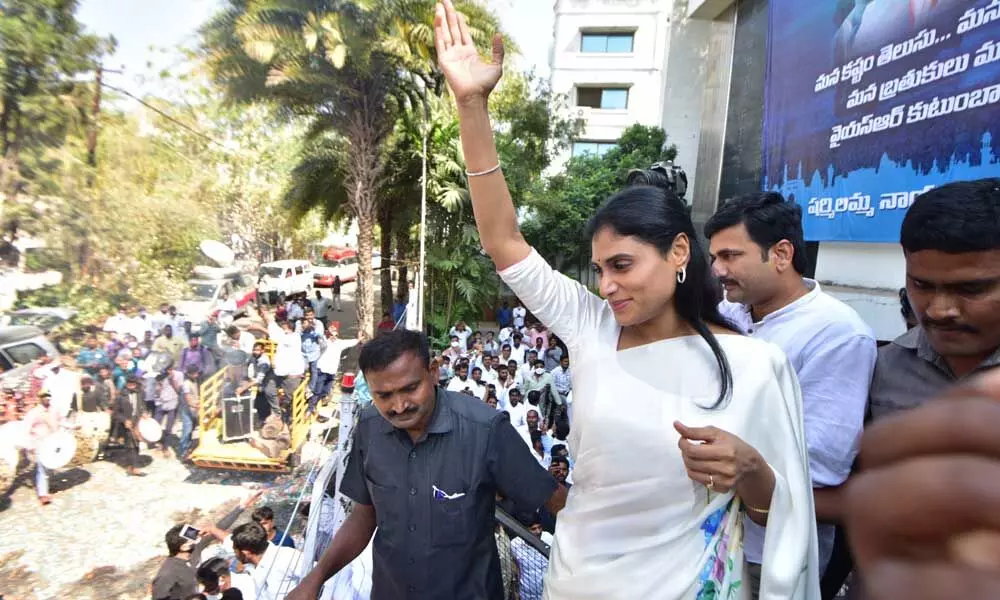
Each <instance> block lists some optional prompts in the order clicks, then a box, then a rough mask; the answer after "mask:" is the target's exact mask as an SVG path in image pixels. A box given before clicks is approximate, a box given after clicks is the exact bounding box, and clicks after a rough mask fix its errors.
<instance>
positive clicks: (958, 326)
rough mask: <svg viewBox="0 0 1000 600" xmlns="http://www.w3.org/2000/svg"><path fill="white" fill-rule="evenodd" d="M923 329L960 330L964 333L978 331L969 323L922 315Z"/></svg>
mask: <svg viewBox="0 0 1000 600" xmlns="http://www.w3.org/2000/svg"><path fill="white" fill-rule="evenodd" d="M922 325H923V326H924V329H940V330H942V331H962V332H965V333H979V330H978V329H976V328H975V327H972V326H970V325H966V324H964V323H959V322H958V321H955V320H954V319H948V320H944V321H938V320H935V319H928V318H927V317H924V319H923V321H922Z"/></svg>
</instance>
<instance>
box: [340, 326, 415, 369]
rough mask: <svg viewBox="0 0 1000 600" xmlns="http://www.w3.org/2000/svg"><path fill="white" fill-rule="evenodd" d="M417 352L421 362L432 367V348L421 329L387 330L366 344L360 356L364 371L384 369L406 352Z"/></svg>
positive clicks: (359, 359) (361, 366)
mask: <svg viewBox="0 0 1000 600" xmlns="http://www.w3.org/2000/svg"><path fill="white" fill-rule="evenodd" d="M408 352H409V353H413V354H416V355H417V357H418V358H420V361H421V364H423V365H425V366H427V367H428V368H429V367H430V364H431V349H430V346H429V345H428V344H427V336H425V335H424V334H423V333H421V332H419V331H410V330H408V329H396V330H394V331H387V332H385V333H383V334H382V335H380V336H379V337H377V338H375V339H374V340H372V341H370V342H368V343H367V344H365V346H364V348H362V349H361V356H360V358H358V366H359V367H360V368H361V372H362V373H371V372H377V371H382V370H384V369H385V368H387V367H388V366H389V365H391V364H392V363H394V362H396V360H397V359H399V358H400V357H401V356H403V355H404V354H406V353H408Z"/></svg>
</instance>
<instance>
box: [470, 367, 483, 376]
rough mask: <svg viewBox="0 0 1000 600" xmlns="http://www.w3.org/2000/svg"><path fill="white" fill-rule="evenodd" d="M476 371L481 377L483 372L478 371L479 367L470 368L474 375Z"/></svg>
mask: <svg viewBox="0 0 1000 600" xmlns="http://www.w3.org/2000/svg"><path fill="white" fill-rule="evenodd" d="M476 371H479V374H480V375H482V374H483V370H482V369H480V368H479V367H472V372H473V373H475V372H476Z"/></svg>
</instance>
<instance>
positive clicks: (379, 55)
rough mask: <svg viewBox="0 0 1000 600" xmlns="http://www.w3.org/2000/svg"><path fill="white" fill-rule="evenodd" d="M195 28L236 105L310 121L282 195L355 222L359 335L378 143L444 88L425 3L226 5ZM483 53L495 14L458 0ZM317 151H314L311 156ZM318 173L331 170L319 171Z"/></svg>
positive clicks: (368, 312) (368, 316)
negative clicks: (264, 105) (257, 104)
mask: <svg viewBox="0 0 1000 600" xmlns="http://www.w3.org/2000/svg"><path fill="white" fill-rule="evenodd" d="M228 2H229V5H228V7H227V8H225V9H224V10H223V11H222V12H221V13H219V14H218V15H217V16H216V17H215V18H214V19H213V20H212V21H211V22H210V23H209V24H208V25H207V27H206V29H205V49H206V51H207V55H208V57H207V58H208V63H209V65H210V67H211V71H212V73H213V76H214V78H215V80H216V81H217V82H218V83H220V84H222V85H223V86H224V88H225V89H226V91H227V93H228V95H229V97H230V98H231V99H233V100H235V101H242V102H254V101H262V100H263V101H270V102H273V103H275V104H276V105H277V106H279V107H280V108H281V109H283V111H284V113H285V114H286V115H287V116H289V117H305V118H308V119H310V121H311V127H310V131H309V133H308V135H307V142H308V143H307V145H306V147H305V152H304V153H303V159H302V164H301V165H300V169H299V170H297V174H298V175H300V176H303V177H305V176H307V175H308V176H309V177H310V178H311V179H310V182H311V183H310V182H299V181H297V182H296V183H295V184H293V189H292V190H291V193H290V201H292V202H293V203H294V204H295V206H296V207H297V208H298V209H299V210H300V211H301V210H302V209H304V208H306V207H312V206H321V207H323V208H324V210H325V211H326V214H328V215H329V214H334V213H335V212H337V210H339V207H340V205H341V203H343V202H344V201H346V208H347V210H346V212H347V213H348V214H349V215H350V216H351V217H353V218H354V219H355V220H356V222H357V224H358V279H357V317H358V331H359V336H360V337H362V338H363V339H364V338H368V337H370V336H371V334H372V330H373V327H374V318H373V317H374V293H373V292H374V290H373V285H372V283H373V282H372V271H371V263H372V246H373V241H374V240H373V238H374V226H375V222H376V219H377V216H378V207H379V201H378V193H377V192H378V190H379V181H380V179H381V178H382V176H383V173H384V171H385V168H386V156H387V148H386V146H387V141H388V140H389V138H390V135H391V134H392V132H393V128H394V125H395V123H396V119H397V117H398V116H399V115H400V114H403V113H405V112H407V111H411V110H414V109H415V108H417V107H419V106H421V104H422V103H423V99H424V98H425V97H426V96H427V95H428V93H431V94H433V93H441V92H442V91H443V78H442V77H441V75H440V73H439V72H437V71H436V67H435V66H434V65H435V61H434V49H433V27H432V24H433V15H434V1H433V0H228ZM461 9H462V11H463V12H464V13H465V14H466V15H467V18H468V20H469V24H470V29H471V31H472V36H473V37H474V38H475V39H476V40H477V42H479V43H481V45H482V46H483V47H484V48H485V47H486V46H487V44H488V43H489V40H491V39H492V35H493V32H494V31H495V30H496V21H495V19H493V18H492V17H490V16H489V14H488V13H487V12H486V11H485V9H484V8H482V7H481V6H479V5H478V4H475V3H472V2H470V3H467V4H464V5H462V6H461ZM316 149H318V151H320V154H321V156H320V158H321V159H322V160H317V157H316V156H315V155H313V154H312V153H311V152H312V151H313V150H316ZM324 165H325V168H328V169H329V170H330V171H332V173H329V174H323V175H321V174H319V173H317V169H320V168H324Z"/></svg>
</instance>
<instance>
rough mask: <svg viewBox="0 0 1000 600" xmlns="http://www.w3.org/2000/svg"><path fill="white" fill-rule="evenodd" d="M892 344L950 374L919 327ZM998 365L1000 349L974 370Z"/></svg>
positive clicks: (999, 362) (946, 364)
mask: <svg viewBox="0 0 1000 600" xmlns="http://www.w3.org/2000/svg"><path fill="white" fill-rule="evenodd" d="M892 343H893V344H895V345H897V346H899V347H901V348H906V349H907V350H913V351H915V352H916V353H917V356H918V357H919V358H921V359H923V360H925V361H927V362H929V363H931V364H933V365H936V366H937V367H939V368H944V369H945V370H946V371H947V372H949V373H950V372H951V369H950V368H949V367H948V363H947V361H945V360H944V358H943V357H942V356H941V355H940V354H938V352H937V350H935V349H934V347H933V346H931V342H930V340H929V339H928V338H927V333H926V332H925V331H924V328H923V327H922V326H920V325H918V326H916V327H914V328H913V329H911V330H909V331H907V332H906V333H904V334H903V335H901V336H899V337H898V338H896V339H895V340H893V342H892ZM998 365H1000V348H997V349H996V350H994V351H993V354H991V355H989V356H987V357H986V360H984V361H983V362H982V364H980V365H979V366H978V367H976V370H977V371H978V370H980V369H989V368H991V367H996V366H998Z"/></svg>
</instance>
